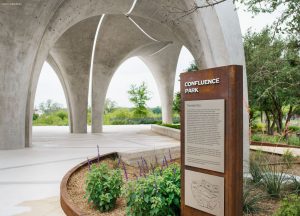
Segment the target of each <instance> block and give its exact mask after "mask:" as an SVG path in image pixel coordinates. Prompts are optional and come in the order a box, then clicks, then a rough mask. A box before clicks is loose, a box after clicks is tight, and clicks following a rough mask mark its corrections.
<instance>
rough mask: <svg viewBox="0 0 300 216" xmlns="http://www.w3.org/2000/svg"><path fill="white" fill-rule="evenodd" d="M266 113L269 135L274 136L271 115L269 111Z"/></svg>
mask: <svg viewBox="0 0 300 216" xmlns="http://www.w3.org/2000/svg"><path fill="white" fill-rule="evenodd" d="M265 113H266V119H267V133H268V135H273V133H274V132H273V129H272V128H271V119H270V116H269V113H268V111H265ZM273 123H274V122H273ZM273 127H274V126H273Z"/></svg>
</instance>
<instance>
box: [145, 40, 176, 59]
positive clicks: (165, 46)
mask: <svg viewBox="0 0 300 216" xmlns="http://www.w3.org/2000/svg"><path fill="white" fill-rule="evenodd" d="M172 43H173V42H172V41H170V42H167V44H166V45H164V46H163V47H162V48H160V49H159V50H157V51H156V52H154V53H152V54H150V55H149V56H154V55H156V54H158V53H160V52H161V51H163V50H164V49H166V48H167V47H168V46H169V45H170V44H172Z"/></svg>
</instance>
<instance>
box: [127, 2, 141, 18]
mask: <svg viewBox="0 0 300 216" xmlns="http://www.w3.org/2000/svg"><path fill="white" fill-rule="evenodd" d="M137 1H138V0H133V3H132V5H131V8H130V9H129V11H128V12H127V13H126V14H125V16H129V15H130V14H131V12H132V11H133V9H134V8H135V5H136V3H137Z"/></svg>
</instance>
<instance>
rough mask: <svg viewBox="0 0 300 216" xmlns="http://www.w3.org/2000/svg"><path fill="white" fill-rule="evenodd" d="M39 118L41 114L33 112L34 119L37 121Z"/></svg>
mask: <svg viewBox="0 0 300 216" xmlns="http://www.w3.org/2000/svg"><path fill="white" fill-rule="evenodd" d="M38 118H39V114H36V113H33V115H32V120H33V121H35V120H37V119H38Z"/></svg>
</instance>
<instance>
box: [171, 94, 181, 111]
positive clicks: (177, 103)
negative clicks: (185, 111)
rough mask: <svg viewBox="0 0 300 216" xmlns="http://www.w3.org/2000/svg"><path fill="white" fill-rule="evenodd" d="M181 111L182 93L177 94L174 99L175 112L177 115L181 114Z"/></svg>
mask: <svg viewBox="0 0 300 216" xmlns="http://www.w3.org/2000/svg"><path fill="white" fill-rule="evenodd" d="M180 110H181V94H180V92H176V93H175V96H174V99H173V111H174V112H176V113H180Z"/></svg>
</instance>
